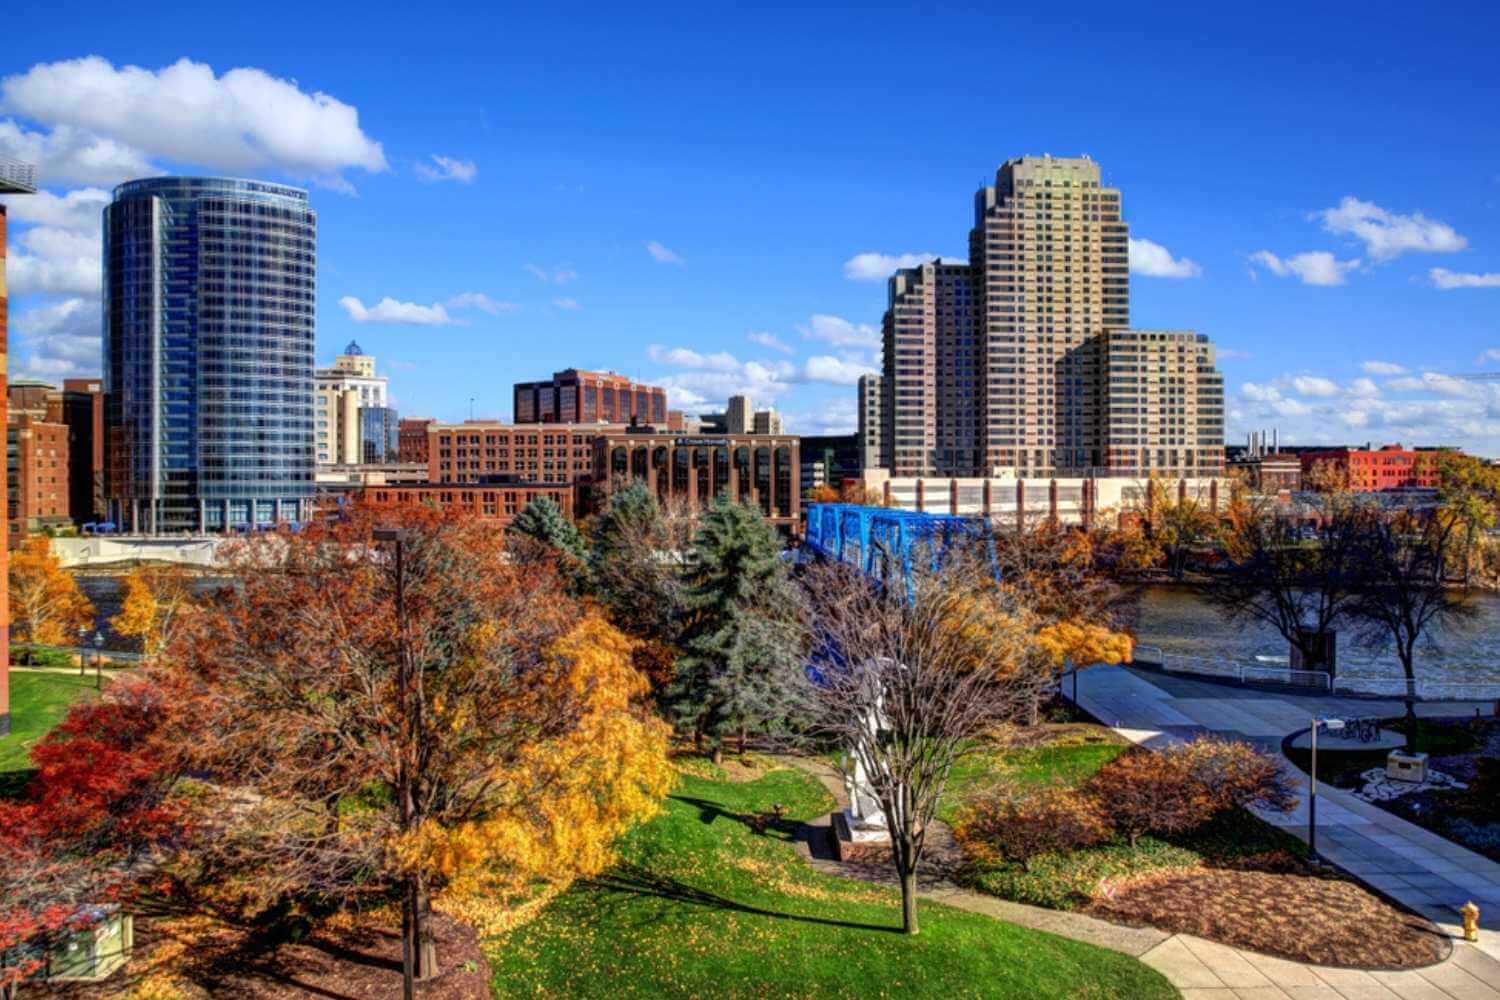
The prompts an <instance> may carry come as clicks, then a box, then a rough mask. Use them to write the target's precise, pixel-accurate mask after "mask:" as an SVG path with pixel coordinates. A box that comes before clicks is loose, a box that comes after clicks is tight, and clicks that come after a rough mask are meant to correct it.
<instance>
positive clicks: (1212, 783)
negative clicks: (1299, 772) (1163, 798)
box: [1164, 737, 1297, 813]
mask: <svg viewBox="0 0 1500 1000" xmlns="http://www.w3.org/2000/svg"><path fill="white" fill-rule="evenodd" d="M1164 755H1165V756H1168V757H1170V756H1173V755H1179V756H1180V757H1181V759H1182V762H1183V766H1184V767H1185V768H1186V769H1187V772H1188V774H1190V775H1191V776H1192V778H1193V779H1194V780H1196V781H1198V782H1199V783H1201V784H1202V785H1203V786H1204V787H1205V788H1206V789H1207V791H1208V793H1209V794H1210V795H1211V796H1212V797H1213V798H1214V799H1215V800H1216V808H1215V810H1214V811H1215V812H1216V813H1218V812H1225V811H1227V810H1229V809H1235V808H1240V807H1244V806H1261V807H1263V808H1266V809H1272V810H1275V811H1276V812H1290V811H1291V810H1292V808H1293V807H1294V806H1296V804H1297V793H1296V790H1295V788H1294V786H1293V784H1292V781H1291V779H1290V777H1288V775H1287V773H1286V770H1285V768H1283V767H1282V764H1281V762H1280V761H1278V760H1277V759H1276V758H1274V757H1271V756H1270V755H1269V754H1264V753H1261V752H1260V751H1259V750H1257V749H1256V748H1255V747H1253V746H1251V745H1250V744H1248V743H1241V742H1239V741H1238V740H1222V739H1218V738H1215V737H1203V738H1201V739H1197V740H1194V741H1193V742H1191V743H1188V744H1186V745H1183V746H1175V747H1172V748H1171V749H1170V750H1167V751H1165V754H1164Z"/></svg>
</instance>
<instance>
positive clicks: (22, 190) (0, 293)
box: [0, 157, 36, 736]
mask: <svg viewBox="0 0 1500 1000" xmlns="http://www.w3.org/2000/svg"><path fill="white" fill-rule="evenodd" d="M0 194H36V168H35V167H33V166H32V165H31V164H29V163H21V162H19V161H17V160H12V159H10V158H8V157H0ZM5 238H6V234H5V205H4V204H3V203H0V423H3V422H4V419H3V418H4V417H5V411H4V409H3V408H4V406H5V398H6V385H5V381H6V372H7V371H8V370H9V367H8V365H9V361H8V358H7V353H6V352H7V349H8V348H7V338H8V332H7V331H8V326H7V322H8V314H7V297H6V291H5ZM4 490H5V486H4V485H3V484H0V506H5V505H6V503H5V501H6V496H5V493H4V492H3V491H4ZM6 535H7V531H6V526H5V522H4V521H0V576H5V575H6V574H7V573H8V571H9V560H8V559H7V557H6V551H7V549H8V548H9V546H8V543H7V542H6ZM9 732H10V588H9V587H4V588H0V736H4V735H6V734H7V733H9Z"/></svg>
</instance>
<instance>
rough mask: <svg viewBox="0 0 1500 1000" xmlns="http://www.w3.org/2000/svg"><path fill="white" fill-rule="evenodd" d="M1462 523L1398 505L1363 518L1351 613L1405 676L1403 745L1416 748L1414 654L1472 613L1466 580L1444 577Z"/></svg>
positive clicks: (1362, 634)
mask: <svg viewBox="0 0 1500 1000" xmlns="http://www.w3.org/2000/svg"><path fill="white" fill-rule="evenodd" d="M1460 531H1461V528H1460V526H1459V524H1458V522H1456V521H1454V520H1452V519H1449V518H1443V517H1437V516H1425V515H1422V514H1417V513H1413V512H1411V511H1403V512H1401V513H1399V514H1397V515H1396V516H1394V517H1372V518H1370V519H1369V520H1368V522H1367V523H1366V526H1365V530H1364V533H1363V543H1362V545H1361V560H1362V561H1361V567H1360V576H1361V583H1360V586H1359V590H1358V594H1357V596H1356V599H1355V603H1354V608H1353V616H1354V618H1355V619H1356V620H1357V621H1358V622H1359V623H1360V626H1361V632H1360V638H1361V640H1362V641H1363V642H1364V644H1365V645H1366V646H1369V647H1372V648H1390V647H1394V648H1395V651H1396V656H1397V658H1398V659H1399V660H1400V661H1401V671H1402V673H1403V674H1404V675H1405V677H1406V695H1405V701H1406V749H1407V751H1408V752H1410V751H1412V750H1415V749H1416V740H1417V709H1416V677H1417V675H1416V658H1417V648H1418V646H1421V645H1427V646H1432V645H1434V644H1435V640H1434V635H1433V633H1434V632H1435V631H1437V630H1438V629H1440V628H1442V627H1444V626H1451V625H1454V624H1457V623H1458V622H1459V621H1460V620H1461V619H1463V618H1465V617H1467V616H1468V615H1469V614H1471V613H1472V610H1473V609H1472V607H1471V606H1470V605H1469V604H1468V585H1467V583H1464V582H1459V583H1454V582H1450V581H1449V580H1448V578H1447V576H1448V568H1449V567H1448V563H1449V561H1450V560H1452V559H1455V558H1457V557H1458V556H1459V554H1460V552H1459V549H1460V537H1459V533H1460Z"/></svg>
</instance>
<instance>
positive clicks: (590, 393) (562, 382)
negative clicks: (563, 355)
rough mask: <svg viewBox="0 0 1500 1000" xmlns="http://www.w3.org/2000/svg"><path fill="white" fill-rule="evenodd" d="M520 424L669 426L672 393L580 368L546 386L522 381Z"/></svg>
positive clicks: (516, 396) (518, 410)
mask: <svg viewBox="0 0 1500 1000" xmlns="http://www.w3.org/2000/svg"><path fill="white" fill-rule="evenodd" d="M514 400H515V407H514V414H513V415H514V418H515V422H516V423H518V424H595V423H602V424H657V425H662V424H665V423H666V422H667V392H666V390H665V389H661V388H658V387H657V386H652V385H641V384H639V383H637V382H632V381H631V380H630V379H628V378H626V377H625V376H624V375H617V374H615V373H614V372H590V371H583V370H581V369H578V368H569V369H567V370H566V371H560V372H555V373H553V375H552V378H551V379H550V380H548V381H546V382H517V383H516V385H515V393H514Z"/></svg>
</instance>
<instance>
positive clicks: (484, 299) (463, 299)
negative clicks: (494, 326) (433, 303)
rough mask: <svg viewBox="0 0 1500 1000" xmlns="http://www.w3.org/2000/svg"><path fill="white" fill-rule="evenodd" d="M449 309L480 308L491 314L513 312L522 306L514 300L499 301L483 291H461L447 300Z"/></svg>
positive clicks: (481, 310)
mask: <svg viewBox="0 0 1500 1000" xmlns="http://www.w3.org/2000/svg"><path fill="white" fill-rule="evenodd" d="M447 305H448V308H449V309H478V310H479V311H480V312H487V313H489V314H490V315H491V316H499V315H500V314H501V313H513V312H515V311H516V310H518V309H520V308H521V307H520V306H518V305H517V304H516V303H514V302H499V301H496V300H495V299H492V298H490V297H489V296H488V295H486V294H484V293H483V292H460V293H459V294H457V295H455V296H453V297H452V298H451V299H449V300H448V302H447Z"/></svg>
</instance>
